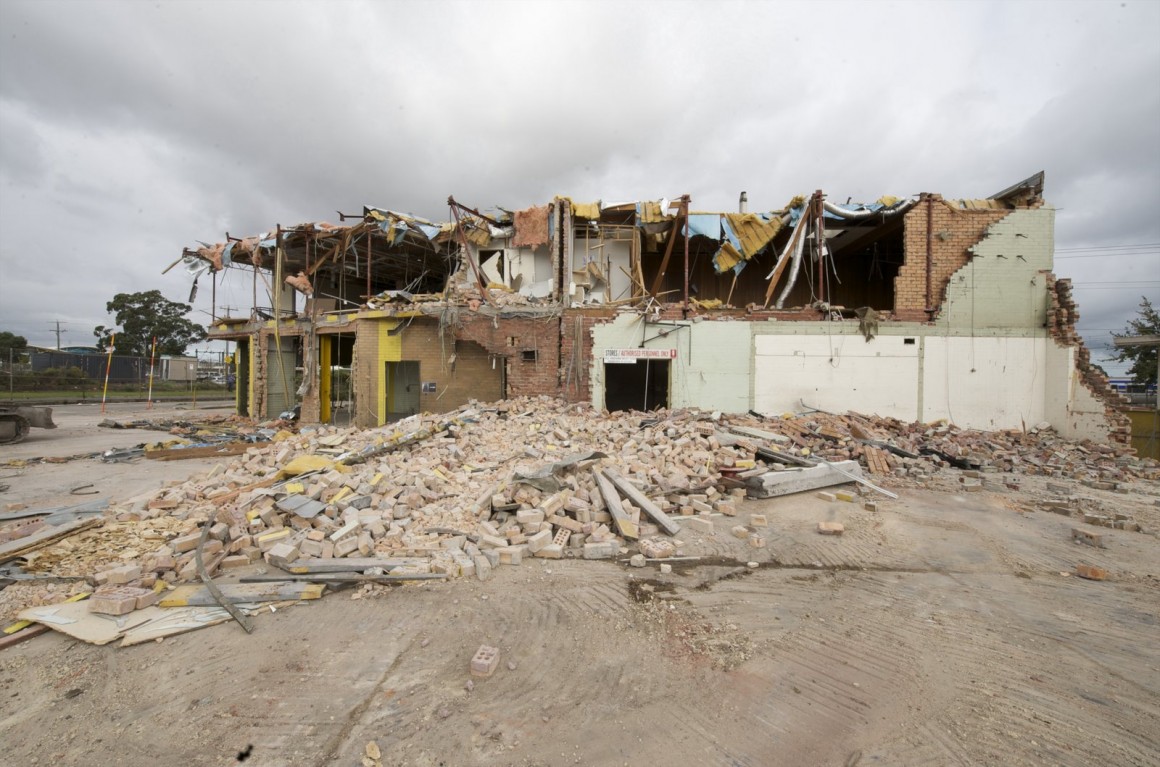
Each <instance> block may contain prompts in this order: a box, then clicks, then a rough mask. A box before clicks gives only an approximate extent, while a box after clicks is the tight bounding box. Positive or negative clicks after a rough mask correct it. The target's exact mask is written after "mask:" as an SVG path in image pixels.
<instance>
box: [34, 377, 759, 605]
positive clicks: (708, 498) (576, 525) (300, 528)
mask: <svg viewBox="0 0 1160 767" xmlns="http://www.w3.org/2000/svg"><path fill="white" fill-rule="evenodd" d="M708 418H709V416H708V415H707V414H701V413H698V412H696V411H673V412H662V413H650V414H640V413H632V414H630V413H613V414H606V413H599V412H595V411H593V410H592V409H591V408H589V407H588V406H586V405H576V404H570V403H567V402H564V401H561V400H554V399H548V398H522V399H515V400H509V401H505V402H503V403H499V404H498V405H495V406H486V407H485V406H478V405H477V406H474V407H465V408H461V409H460V410H458V411H456V412H453V413H450V414H446V415H441V416H422V417H419V416H416V417H412V418H410V419H407V420H406V421H403V422H400V423H398V424H394V425H390V426H388V427H384V428H382V429H374V430H357V429H342V428H336V427H330V426H319V427H309V426H307V427H303V428H302V430H301V432H300V433H299V434H298V435H290V434H288V433H284V434H283V435H280V437H281V438H280V439H279V440H278V441H274V442H271V443H268V444H265V445H256V446H254V447H253V448H251V449H250V450H249V451H248V452H247V453H246V454H245V455H242V456H239V458H238V459H236V460H235V461H234V462H233V463H232V464H228V465H227V464H223V465H220V466H218V467H216V468H215V469H214V470H213V471H211V472H209V473H208V474H207V475H205V476H202V477H199V478H195V479H193V480H190V481H188V482H185V483H182V484H178V485H175V486H173V487H170V488H167V489H165V490H164V491H162V492H160V493H157V494H155V495H152V496H150V497H147V498H139V499H136V500H135V501H134V502H132V503H130V504H127V505H125V506H122V507H120V508H116V509H114V510H113V513H114V514H115V515H116V520H115V522H113V521H111V523H112V524H116V525H119V526H121V527H131V528H133V533H134V536H135V537H134V548H135V549H136V548H138V546H139V544H140V542H141V541H150V540H152V541H154V542H155V544H154V546H153V547H152V548H151V549H149V550H146V551H144V552H141V553H138V555H137V556H136V557H135V558H133V559H131V560H130V562H129V564H127V565H126V564H125V561H126V560H125V557H124V556H123V555H124V554H125V553H126V552H124V551H118V550H116V548H115V546H114V545H113V544H114V542H113V541H110V540H104V541H103V548H104V549H105V550H104V551H103V552H101V553H103V554H104V555H105V560H104V561H105V563H107V564H116V565H117V567H115V568H114V567H101V566H98V567H97V573H96V575H95V576H94V580H95V581H96V583H97V584H98V585H101V586H104V585H106V584H107V585H109V586H125V585H127V586H132V587H138V588H150V587H152V586H154V585H155V584H156V582H157V581H158V580H160V581H164V582H167V583H178V582H183V581H189V580H194V579H195V578H196V563H195V559H194V552H195V550H196V549H197V548H198V545H199V542H200V540H201V528H202V526H203V524H204V523H205V522H207V521H208V522H209V523H210V528H209V531H208V535H207V538H206V540H205V542H204V544H202V546H201V551H202V557H203V561H204V564H205V566H206V569H207V570H208V571H209V572H210V573H211V574H213V573H217V572H220V571H224V570H229V569H231V568H235V567H242V566H247V565H250V564H252V563H256V562H258V561H259V560H261V559H265V560H266V561H267V562H269V563H271V564H274V565H277V566H281V567H289V566H293V565H295V564H296V563H297V564H301V563H302V562H303V561H315V560H338V559H344V558H349V559H352V560H354V559H359V560H360V561H361V560H365V559H379V560H386V561H389V562H390V572H391V574H394V575H407V574H418V573H438V574H446V575H447V576H449V577H456V576H467V575H475V576H476V577H481V578H486V577H487V575H488V574H489V573H490V571H491V569H492V568H494V567H496V566H500V565H518V564H520V563H521V562H523V561H524V560H525V559H528V558H532V557H538V558H561V557H565V556H574V557H583V558H586V559H606V558H612V557H616V556H619V555H620V554H622V553H626V552H627V547H628V546H629V545H638V544H639V545H641V548H642V550H644V549H646V548H647V549H648V550H649V551H650V552H652V553H654V554H657V553H658V552H660V553H659V554H658V555H659V556H665V555H673V554H675V553H677V551H678V549H677V547H676V546H673V545H669V546H667V547H666V546H660V545H658V540H657V539H669V536H670V535H671V534H672V533H673V532H674V531H675V530H679V528H678V527H677V526H676V525H674V524H671V520H669V524H668V525H667V526H666V525H665V524H663V522H662V524H658V523H657V521H656V520H655V519H654V518H652V517H651V516H650V515H649V514H642V506H643V507H646V508H644V509H643V511H646V512H647V511H648V508H647V507H655V509H656V510H658V511H660V510H662V509H663V510H664V512H669V513H672V514H675V515H680V514H683V515H695V516H703V517H708V516H709V515H712V514H728V515H735V514H736V513H737V509H736V503H737V498H736V497H734V496H731V495H728V494H726V493H723V492H721V490H720V489H719V482H720V474H719V468H720V467H722V466H734V465H738V464H740V465H746V461H748V462H749V464H748V465H752V445H732V446H726V445H722V444H721V443H720V442H719V441H718V440H717V439H716V438H715V437H713V436H709V435H707V434H706V433H705V432H706V431H707V430H706V429H704V428H703V427H702V428H700V429H699V428H698V425H699V424H700V423H702V421H701V420H699V419H708ZM708 431H712V430H708ZM395 443H400V444H403V445H405V446H404V447H400V448H399V449H395V450H390V449H388V448H389V447H390V446H391V445H393V444H395ZM303 458H305V459H307V461H308V463H307V464H304V465H300V466H299V469H301V468H303V467H305V468H306V469H312V470H308V471H305V472H304V473H300V474H299V473H296V474H294V475H293V476H286V469H287V468H288V467H293V466H294V465H295V461H296V460H299V463H300V462H301V460H300V459H303ZM311 462H312V463H311ZM296 471H297V470H296ZM606 474H607V475H608V476H614V477H615V478H616V479H617V480H618V481H620V482H622V483H624V484H625V485H626V486H627V488H623V487H622V488H620V489H614V490H613V492H612V493H611V494H610V493H609V492H608V491H606V490H602V489H601V487H600V478H601V477H603V476H605V475H606ZM629 490H631V491H632V492H628V491H629ZM634 495H635V499H633V497H632V496H634ZM612 503H615V504H616V505H615V508H610V507H609V504H612ZM650 513H651V512H650ZM661 514H662V517H663V516H664V513H663V512H661ZM669 540H670V541H671V539H669ZM71 548H73V549H76V548H78V547H77V546H75V544H74V545H72V546H71ZM82 548H83V547H82ZM84 557H85V560H84V561H85V563H86V564H87V565H89V566H93V563H94V559H97V561H98V563H100V557H99V556H98V557H94V552H92V551H86V552H85V554H84ZM66 560H67V557H66V556H64V555H62V554H61V553H60V552H46V553H45V557H44V562H45V563H48V562H52V563H54V565H56V566H57V567H56V568H54V569H60V570H67V569H68V568H67V564H68V563H67V561H66ZM126 567H128V568H135V571H134V573H133V577H131V578H126V576H125V575H124V572H122V571H123V570H124V569H125V568H126Z"/></svg>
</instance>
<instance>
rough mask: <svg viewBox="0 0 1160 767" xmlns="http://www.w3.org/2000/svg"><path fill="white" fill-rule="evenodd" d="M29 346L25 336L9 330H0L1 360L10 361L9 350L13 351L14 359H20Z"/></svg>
mask: <svg viewBox="0 0 1160 767" xmlns="http://www.w3.org/2000/svg"><path fill="white" fill-rule="evenodd" d="M27 348H28V339H27V338H25V337H24V336H18V335H16V334H15V333H9V332H8V331H7V330H3V331H0V362H7V361H8V353H9V351H11V352H12V357H13V359H18V358H19V357H20V355H22V354H24V350H25V349H27Z"/></svg>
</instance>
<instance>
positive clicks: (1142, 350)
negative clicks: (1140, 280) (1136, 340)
mask: <svg viewBox="0 0 1160 767" xmlns="http://www.w3.org/2000/svg"><path fill="white" fill-rule="evenodd" d="M1136 313H1137V314H1138V315H1139V316H1138V317H1136V319H1134V320H1128V324H1127V326H1126V327H1125V328H1124V332H1123V333H1113V334H1112V335H1113V336H1115V337H1116V338H1133V337H1136V336H1158V335H1160V312H1157V311H1156V308H1155V307H1154V306H1152V302H1151V301H1149V300H1148V297H1147V296H1141V298H1140V308H1139V309H1138V310H1137V312H1136ZM1157 353H1160V349H1158V348H1157V347H1155V346H1124V347H1120V348H1118V349H1116V352H1115V354H1113V355H1112V357H1111V359H1113V360H1116V361H1117V362H1131V363H1132V365H1131V367H1129V368H1128V375H1130V376H1132V380H1133V381H1134V382H1135V383H1138V384H1154V383H1156V355H1157Z"/></svg>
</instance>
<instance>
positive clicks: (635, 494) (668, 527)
mask: <svg viewBox="0 0 1160 767" xmlns="http://www.w3.org/2000/svg"><path fill="white" fill-rule="evenodd" d="M604 476H606V477H608V479H609V480H611V481H612V484H614V485H616V489H617V490H619V491H620V492H622V493H624V494H625V496H626V497H627V498H628V500H630V501H632V503H633V504H635V505H637V506H639V507H640V510H641V511H643V512H644V513H645V514H648V516H649V518H650V519H651V520H652V521H653V522H656V523H657V524H658V525H660V527H661V529H662V530H664V531H665V532H666V533H668V534H669V535H676V534H677V533H679V532H681V526H680V525H678V524H677V523H676V522H674V521H673V520H672V518H671V517H670V516H669V515H668V514H666V513H664V512H663V511H661V507H660V506H657V505H656V504H655V503H653V502H652V501H651V500H649V498H648V496H646V495H645V494H644V493H642V492H641V491H639V490H637V489H636V486H635V485H633V484H632V483H631V482H629V481H628V480H627V479H625V478H624V477H622V476H620V474H618V473H617V472H616V471H614V470H612V469H605V470H604Z"/></svg>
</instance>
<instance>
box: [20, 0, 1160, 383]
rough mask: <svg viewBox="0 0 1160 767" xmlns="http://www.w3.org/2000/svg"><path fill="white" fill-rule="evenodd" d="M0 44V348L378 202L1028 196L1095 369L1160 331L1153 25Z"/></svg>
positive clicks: (970, 20) (77, 36)
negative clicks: (1128, 343)
mask: <svg viewBox="0 0 1160 767" xmlns="http://www.w3.org/2000/svg"><path fill="white" fill-rule="evenodd" d="M0 34H2V38H0V330H10V331H13V332H16V333H19V334H21V335H24V336H26V337H27V338H28V339H29V341H30V342H32V343H35V344H41V345H55V336H54V335H53V328H54V323H55V322H57V321H60V322H61V324H62V325H61V326H62V327H63V328H64V329H66V330H67V333H66V334H65V335H64V336H63V337H62V343H63V344H64V345H91V344H92V343H94V338H93V336H92V328H93V327H94V326H95V325H98V324H111V319H112V318H111V317H109V316H108V315H106V313H105V302H106V301H108V300H109V299H111V298H112V297H113V295H114V294H116V293H119V292H135V291H140V290H150V289H153V288H158V289H160V290H161V291H162V292H163V293H164V294H165V295H166V296H167V297H168V298H170V299H173V300H182V301H184V300H185V299H186V298H187V297H188V293H189V287H190V284H189V280H188V277H187V276H186V275H185V274H184V273H183V272H182V271H181V270H180V269H174V270H173V271H171V272H170V273H169V274H167V275H165V276H162V275H161V271H162V270H163V269H164V268H165V267H166V266H168V265H169V263H170V262H172V261H173V260H174V259H176V258H177V257H178V256H179V255H180V253H181V249H182V247H183V246H195V247H196V244H197V241H198V240H203V241H206V242H218V241H221V240H223V239H224V233H225V231H227V230H228V231H229V232H230V233H231V234H233V235H246V234H254V233H258V232H262V231H266V230H267V229H271V228H273V226H274V225H275V224H277V223H282V224H287V225H291V224H296V223H300V222H303V221H316V220H335V218H336V217H335V211H336V210H342V211H344V212H358V211H360V210H361V206H362V205H363V204H364V203H365V204H373V205H379V206H382V207H389V208H393V209H397V210H406V211H411V212H414V213H417V214H419V215H424V216H427V217H429V218H434V219H438V220H444V219H446V218H447V215H448V214H447V208H446V204H445V202H446V199H447V196H448V195H449V194H454V195H455V197H456V198H457V199H459V200H461V201H463V202H464V203H466V204H468V205H471V206H473V207H493V206H496V205H502V206H504V207H506V208H522V207H526V206H528V205H531V204H535V203H542V202H545V201H547V200H548V199H550V198H551V197H553V196H554V195H557V194H563V195H570V196H572V197H574V198H576V199H582V200H591V199H604V200H626V199H656V198H658V197H661V196H668V197H674V196H677V195H680V194H682V193H688V194H690V195H692V198H693V205H694V208H696V209H702V210H705V209H708V210H732V209H734V208H735V206H736V204H737V196H738V193H739V192H740V191H741V190H747V191H748V193H749V201H750V209H751V210H769V209H774V208H780V207H782V206H783V205H784V204H785V203H786V202H787V201H788V200H789V199H790V197H792V196H793V195H795V194H807V193H809V192H811V191H813V190H814V189H819V188H820V189H823V190H825V192H826V193H827V194H828V195H830V196H831V197H832V198H833V199H837V200H840V201H845V200H846V199H847V198H853V199H854V200H855V201H860V200H864V201H872V200H874V199H877V198H878V197H880V196H881V195H883V194H894V195H899V196H905V195H910V194H914V193H918V192H923V191H931V192H939V193H941V194H943V195H944V196H946V197H984V196H986V195H988V194H993V193H995V192H997V191H999V190H1001V189H1003V188H1005V187H1007V186H1009V185H1010V184H1012V183H1015V182H1016V181H1019V180H1021V179H1023V178H1025V177H1027V176H1029V175H1031V174H1032V173H1034V172H1036V171H1039V170H1045V171H1046V172H1047V185H1046V193H1045V196H1046V198H1047V200H1048V201H1049V202H1050V203H1051V204H1053V205H1055V206H1056V207H1057V208H1058V209H1059V213H1058V216H1057V219H1056V247H1057V258H1058V260H1057V262H1056V273H1057V274H1059V275H1060V276H1062V277H1071V278H1073V279H1074V280H1075V283H1076V286H1077V293H1078V296H1079V300H1080V308H1081V313H1082V318H1081V321H1080V326H1081V329H1082V330H1083V331H1084V332H1085V335H1086V336H1087V338H1088V341H1089V344H1090V345H1092V346H1093V347H1100V346H1102V345H1104V344H1105V343H1107V340H1108V337H1109V336H1108V331H1110V330H1119V329H1122V328H1123V326H1124V324H1125V322H1126V321H1127V320H1128V319H1129V318H1131V317H1132V316H1133V315H1134V312H1135V309H1136V306H1137V304H1138V303H1139V301H1140V297H1141V295H1147V296H1148V297H1149V298H1151V299H1152V300H1153V301H1154V302H1160V2H1153V1H1147V2H1142V1H1141V0H1128V1H1127V2H1114V1H1113V2H1093V3H1081V2H1059V1H1058V0H1057V1H1056V2H1034V3H1028V2H993V3H992V2H981V1H979V0H972V1H971V2H963V3H954V2H930V3H921V2H897V3H889V2H857V3H849V4H847V3H839V2H824V3H822V2H819V3H803V4H781V3H776V4H775V3H761V2H751V3H740V2H736V3H730V2H715V3H708V2H698V3H678V2H665V3H658V4H649V3H645V2H618V3H596V2H590V3H566V2H500V3H494V2H492V3H488V2H468V3H462V4H457V3H435V2H423V3H401V2H393V3H381V2H380V3H372V2H367V3H361V2H328V3H323V2H306V3H290V2H272V1H271V2H253V3H248V2H225V0H222V1H221V2H104V1H102V0H87V1H81V0H76V1H74V2H50V1H45V0H37V2H18V1H16V0H3V2H0ZM1124 246H1133V247H1132V248H1125V247H1124ZM205 283H206V281H205V280H203V284H202V286H201V291H200V295H199V298H198V301H197V309H198V312H197V313H195V314H194V315H192V316H193V317H194V318H196V319H198V320H199V321H206V320H208V312H209V309H210V290H209V289H208V288H209V286H208V285H207V284H205ZM249 303H250V284H249V281H248V280H246V279H244V276H243V275H242V274H241V273H240V272H237V273H233V274H230V275H229V276H228V277H226V278H225V283H224V285H222V286H221V287H220V289H219V292H218V305H219V306H225V305H229V306H234V307H238V306H242V307H244V308H248V306H249ZM1094 352H1095V356H1096V358H1097V359H1099V358H1100V357H1101V356H1102V354H1103V352H1101V351H1100V350H1099V349H1098V348H1095V349H1094ZM1107 367H1108V369H1109V370H1115V369H1116V368H1115V366H1111V365H1108V366H1107Z"/></svg>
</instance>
